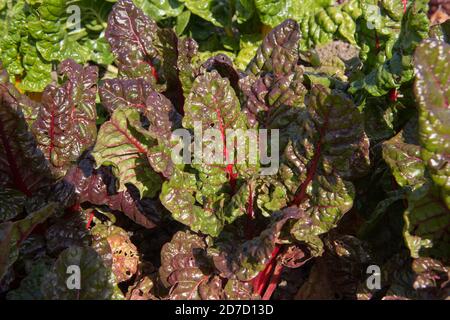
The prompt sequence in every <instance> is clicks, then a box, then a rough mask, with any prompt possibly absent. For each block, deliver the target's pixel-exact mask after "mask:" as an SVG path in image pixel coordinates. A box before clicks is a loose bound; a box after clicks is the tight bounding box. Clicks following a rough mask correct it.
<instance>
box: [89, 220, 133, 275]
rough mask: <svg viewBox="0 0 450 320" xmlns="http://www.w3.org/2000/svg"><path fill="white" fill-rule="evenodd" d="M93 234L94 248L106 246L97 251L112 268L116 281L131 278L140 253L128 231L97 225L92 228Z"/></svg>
mask: <svg viewBox="0 0 450 320" xmlns="http://www.w3.org/2000/svg"><path fill="white" fill-rule="evenodd" d="M92 234H93V237H94V242H93V244H92V247H93V248H94V249H95V248H96V247H102V248H103V247H106V248H104V249H103V250H97V252H98V253H99V254H100V255H101V256H102V258H103V260H104V264H105V266H108V267H110V268H111V269H112V271H113V273H114V275H115V279H116V281H117V282H122V281H126V280H129V279H130V278H131V277H132V276H133V275H134V274H135V273H136V272H137V267H138V263H139V255H138V252H137V248H136V246H135V245H134V244H133V243H132V242H131V240H130V238H129V236H128V234H127V232H126V231H125V230H123V229H122V228H119V227H115V226H111V227H105V226H103V225H96V226H95V227H94V228H93V229H92ZM100 242H104V243H100ZM108 247H109V248H108Z"/></svg>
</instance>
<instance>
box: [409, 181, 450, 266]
mask: <svg viewBox="0 0 450 320" xmlns="http://www.w3.org/2000/svg"><path fill="white" fill-rule="evenodd" d="M407 199H408V209H407V210H406V211H405V213H404V219H405V229H404V237H405V241H406V244H407V246H408V248H409V250H410V252H411V256H412V257H413V258H418V257H423V256H425V257H427V256H429V257H435V258H446V259H448V257H449V256H450V233H449V229H450V211H449V210H448V208H447V206H446V204H445V203H444V202H443V200H442V198H441V197H440V196H439V193H438V191H437V190H436V188H435V187H433V186H429V185H424V186H423V187H421V188H419V189H417V190H415V191H414V192H412V193H411V194H410V195H409V196H408V198H407Z"/></svg>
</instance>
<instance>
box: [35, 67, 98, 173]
mask: <svg viewBox="0 0 450 320" xmlns="http://www.w3.org/2000/svg"><path fill="white" fill-rule="evenodd" d="M59 71H60V73H61V74H62V75H64V76H66V77H67V81H66V82H65V83H64V85H62V86H60V87H57V86H54V85H50V86H48V87H47V88H46V89H45V91H44V94H43V97H42V102H43V106H42V108H41V109H40V111H39V114H38V117H37V119H36V121H35V122H34V123H33V127H32V131H33V133H34V135H35V137H36V140H37V141H38V143H39V148H40V149H41V150H42V152H43V153H44V155H45V157H46V158H47V160H48V161H49V162H50V164H51V169H52V172H53V173H54V175H55V176H56V177H61V176H63V175H64V174H65V173H66V171H67V169H68V168H69V167H70V166H71V165H72V164H73V163H74V162H75V161H76V160H77V159H78V157H79V156H80V155H81V154H82V153H83V152H84V150H86V149H87V148H89V147H91V146H92V145H93V143H94V142H95V138H96V136H97V128H96V124H95V122H96V120H97V112H96V105H95V97H96V94H97V78H98V69H97V67H92V66H89V67H86V68H84V67H83V66H81V65H79V64H77V63H76V62H74V61H73V60H66V61H64V62H62V63H61V64H60V66H59Z"/></svg>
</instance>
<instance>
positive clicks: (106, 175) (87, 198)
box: [65, 159, 162, 228]
mask: <svg viewBox="0 0 450 320" xmlns="http://www.w3.org/2000/svg"><path fill="white" fill-rule="evenodd" d="M65 180H66V181H67V182H69V183H70V184H73V185H74V187H75V192H76V193H77V194H78V197H79V202H80V203H83V202H89V203H91V204H94V205H98V206H101V205H107V206H108V207H109V208H110V209H111V210H114V211H121V212H123V213H124V214H125V215H127V216H128V217H129V218H130V219H131V220H133V221H134V222H136V223H138V224H140V225H142V226H144V227H146V228H153V227H155V223H157V222H158V221H159V219H160V214H161V211H162V206H161V205H158V204H157V203H155V201H153V200H151V199H147V198H144V199H142V200H141V199H139V198H138V199H136V197H134V196H133V195H132V193H130V190H128V188H127V189H126V190H125V191H122V192H115V185H114V179H113V177H112V175H111V173H110V172H109V171H107V170H105V168H100V169H98V170H96V169H94V168H93V163H92V161H90V160H89V159H83V160H82V161H81V162H80V164H79V165H78V167H73V168H72V169H71V170H70V171H69V172H68V173H67V175H66V177H65Z"/></svg>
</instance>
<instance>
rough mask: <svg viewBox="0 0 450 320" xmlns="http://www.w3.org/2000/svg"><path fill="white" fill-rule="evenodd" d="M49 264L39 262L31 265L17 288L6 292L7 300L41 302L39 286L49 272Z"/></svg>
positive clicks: (42, 261)
mask: <svg viewBox="0 0 450 320" xmlns="http://www.w3.org/2000/svg"><path fill="white" fill-rule="evenodd" d="M50 269H51V264H50V263H49V262H48V261H45V260H39V261H38V262H37V263H36V264H34V265H33V267H32V269H31V271H30V273H28V275H27V276H26V277H25V278H24V279H23V280H22V281H21V282H20V286H19V288H17V289H15V290H12V291H10V292H8V295H7V299H8V300H43V299H44V296H43V294H42V291H41V285H42V282H43V280H44V278H45V276H46V275H47V274H48V273H49V272H50Z"/></svg>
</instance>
